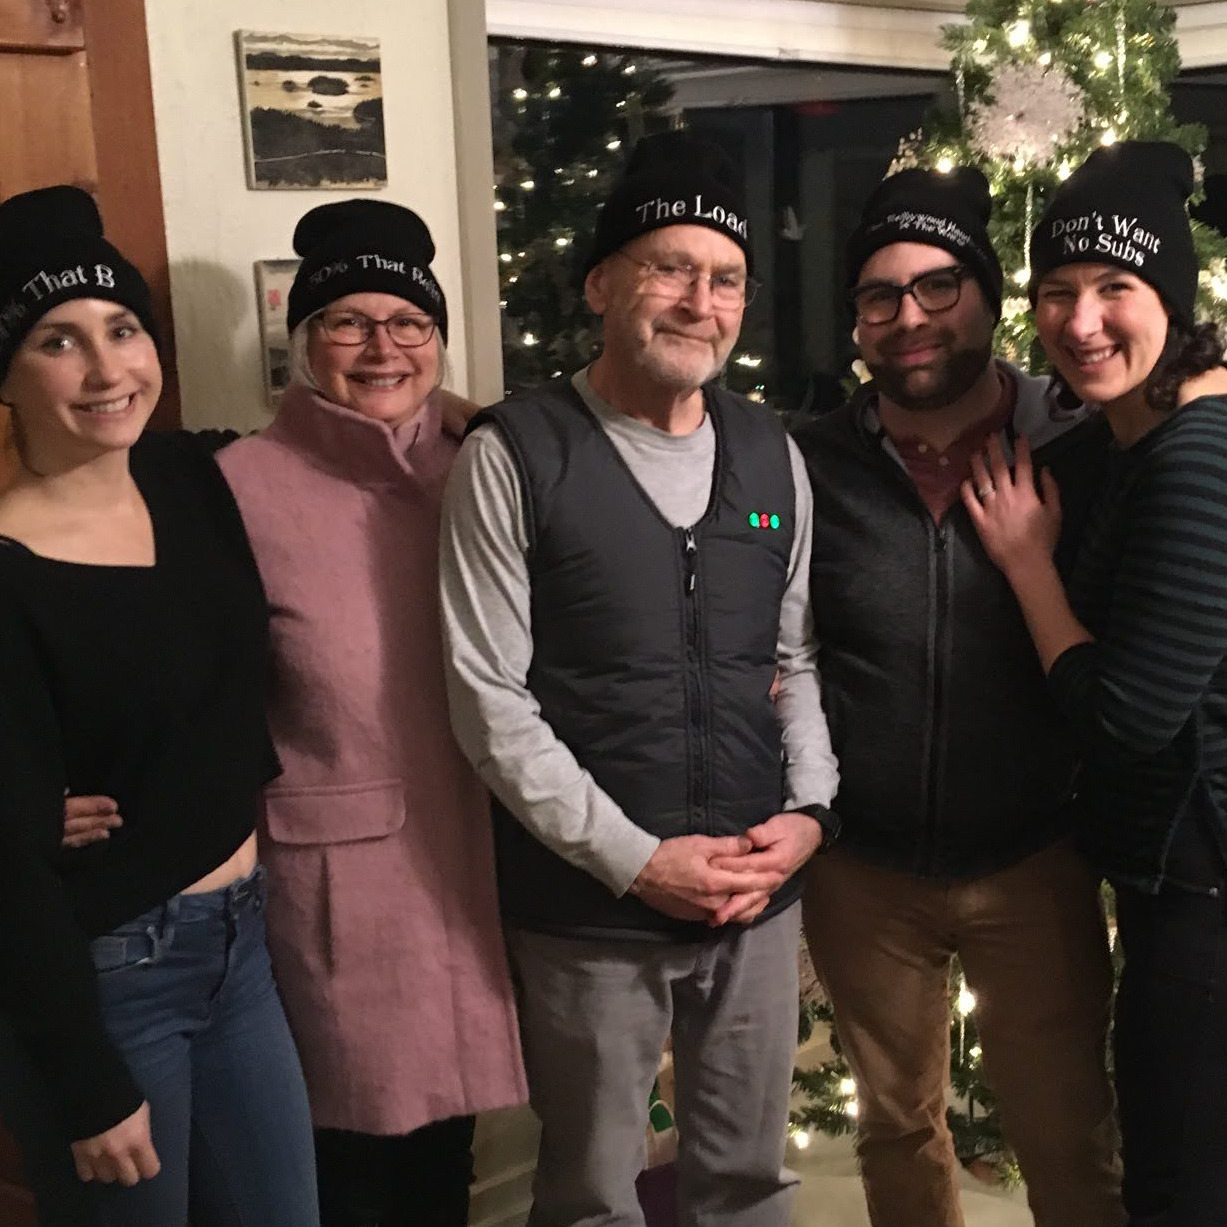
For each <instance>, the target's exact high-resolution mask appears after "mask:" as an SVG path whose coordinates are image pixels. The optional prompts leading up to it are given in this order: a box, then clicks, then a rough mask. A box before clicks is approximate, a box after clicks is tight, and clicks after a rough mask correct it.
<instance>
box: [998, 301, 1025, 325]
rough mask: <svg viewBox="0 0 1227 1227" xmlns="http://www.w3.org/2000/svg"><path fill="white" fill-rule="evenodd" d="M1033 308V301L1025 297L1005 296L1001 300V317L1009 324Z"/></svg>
mask: <svg viewBox="0 0 1227 1227" xmlns="http://www.w3.org/2000/svg"><path fill="white" fill-rule="evenodd" d="M1030 310H1031V303H1030V302H1029V301H1028V300H1027V299H1025V298H1019V297H1012V298H1004V299H1002V301H1001V318H1002V319H1003V320H1005V321H1006V323H1007V324H1008V323H1009V322H1010V321H1011V320H1016V319H1018V317H1019V316H1022V315H1026V314H1027V312H1028V311H1030Z"/></svg>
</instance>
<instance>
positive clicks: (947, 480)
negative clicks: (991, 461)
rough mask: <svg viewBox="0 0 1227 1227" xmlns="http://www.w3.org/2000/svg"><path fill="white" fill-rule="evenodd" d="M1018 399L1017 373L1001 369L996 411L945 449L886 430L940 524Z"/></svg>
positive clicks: (1006, 424)
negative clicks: (973, 460) (973, 462)
mask: <svg viewBox="0 0 1227 1227" xmlns="http://www.w3.org/2000/svg"><path fill="white" fill-rule="evenodd" d="M998 369H999V370H1000V369H1001V368H998ZM1017 399H1018V385H1017V383H1016V382H1015V379H1014V376H1013V375H1011V374H1010V372H1009V371H1005V370H1002V371H1001V395H1000V396H999V397H998V399H997V404H996V407H995V408H994V409H993V412H992V413H990V414H989V416H988V417H986V418H981V419H980V421H978V422H974V423H973V424H972V425H971V426H969V427H968V428H967V429H966V430H965V431H963V433H962V434H961V435H959V437H958V438H957V439H955V440H954V442H953V443H951V444H950V446H949V447H948V448H946V450H945V451H944V452H939V451H938V450H937V448H935V447H934V446H933V445H932V444H930V443H926V442H925V441H924V440H923V439H922V438H920V437H919V436H918V435H893V434H891V433H890V432H889V431H886V434H887V437H888V438H889V439H890V441H891V443H893V444H894V447H895V450H896V451H897V452H898V453H899V457H900V459H901V460H902V461H903V463H904V464H905V465H906V466H907V471H908V472H909V473H910V474H911V476H912V480H913V481H914V482H915V483H916V490H917V492H918V493H919V495H920V497H921V498H922V499H923V500H924V504H925V506H926V507H928V509H929V514H930V515H931V516H932V517H933V519H934V520H935V521H937V522H938V523H939V524H940V523H941V521H942V520H943V519H944V518H945V516H946V513H947V512H948V511H949V510H950V508H951V507H953V506H954V504H955V503H957V502H958V501H959V486H961V485H962V484H963V481H964V480H965V479H966V478H968V477H970V476H971V458H972V456H974V455H976V454H977V453H978V452H982V451H983V450H984V445H985V444H986V443H987V442H988V440H989V439H990V438H991V437H992V436H993V435H995V434H997V433H998V432H1000V431H1002V430H1004V429H1005V428H1006V427H1007V426H1008V425H1009V424H1010V421H1011V419H1012V418H1013V417H1014V406H1015V402H1016V400H1017ZM883 429H884V430H885V426H883Z"/></svg>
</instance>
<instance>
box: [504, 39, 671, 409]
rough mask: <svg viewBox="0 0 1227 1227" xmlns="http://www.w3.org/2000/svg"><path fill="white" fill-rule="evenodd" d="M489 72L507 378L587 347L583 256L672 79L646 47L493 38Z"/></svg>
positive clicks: (577, 363)
mask: <svg viewBox="0 0 1227 1227" xmlns="http://www.w3.org/2000/svg"><path fill="white" fill-rule="evenodd" d="M493 63H494V73H495V79H494V81H493V82H492V89H491V95H492V101H493V122H494V168H495V179H496V185H495V199H494V208H495V210H496V212H497V217H498V243H499V270H500V274H501V276H500V283H501V291H502V292H501V295H500V306H501V307H502V314H503V369H504V382H505V384H506V386H507V388H508V390H510V391H514V390H517V389H520V388H524V387H530V386H532V385H533V384H538V383H541V382H543V381H544V380H547V379H551V378H553V377H555V376H557V375H560V374H563V373H566V374H570V373H571V372H572V371H574V370H577V369H578V368H579V367H581V366H584V365H585V364H587V363H588V362H590V361H591V360H592V358H593V357H595V355H596V352H597V350H598V348H599V341H600V328H599V321H598V320H597V319H596V318H595V317H594V316H593V315H592V314H591V312H590V311H589V310H588V308H587V306H586V305H585V303H584V300H583V294H582V289H581V286H580V283H579V268H580V262H581V260H582V259H583V256H584V252H585V246H586V244H587V243H588V242H590V241H591V237H592V230H593V227H594V225H595V224H596V217H597V213H598V211H599V209H600V207H601V203H602V202H603V201H604V199H605V197H606V196H608V194H609V192H610V189H611V188H612V187H613V184H614V182H615V180H616V179H617V177H618V175H619V174H620V173H621V171H622V168H623V166H624V165H625V162H626V155H627V154H628V153H629V152H630V150H631V149H632V148H633V147H634V144H635V142H636V141H637V140H638V139H639V138H640V137H642V136H644V135H646V134H647V133H649V132H657V131H660V130H662V129H664V128H667V127H669V126H670V122H671V121H670V116H669V114H668V112H667V111H666V107H667V105H668V103H669V100H670V98H671V97H672V95H673V88H672V86H671V85H670V84H669V82H668V81H667V80H666V79H665V78H664V77H663V76H662V75H661V73H660V72H659V71H657V70H656V69H655V68H654V67H653V66H652V65H651V64H650V63H648V62H646V61H645V60H644V59H643V58H642V57H636V56H633V55H629V54H623V53H619V52H609V51H589V50H586V49H584V48H576V47H564V46H537V45H533V46H527V47H525V46H513V45H504V46H501V47H499V48H498V49H497V51H496V54H495V58H494V61H493Z"/></svg>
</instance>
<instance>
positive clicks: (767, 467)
mask: <svg viewBox="0 0 1227 1227" xmlns="http://www.w3.org/2000/svg"><path fill="white" fill-rule="evenodd" d="M705 400H706V406H707V410H708V412H709V413H710V415H711V418H712V422H713V425H714V428H715V432H716V441H717V442H716V465H715V473H714V476H713V482H712V496H711V499H710V501H709V504H708V507H707V510H706V512H705V513H704V515H703V516H702V518H701V519H700V520H699V521H698V522H697V523H696V524H694V525H693V526H692V527H691V528H688V529H682V528H674V527H673V526H671V525H670V524H669V523H667V522H666V521H665V519H664V518H663V517H662V516H661V514H660V512H659V510H658V509H657V507H656V505H655V504H654V503H653V502H652V500H651V499H650V498H649V497H648V496H647V494H646V493H645V492H644V491H643V489H642V488H641V487H640V486H639V484H638V482H636V480H635V478H634V476H633V475H632V474H631V472H630V470H629V469H628V468H627V466H626V464H625V463H624V462H623V460H622V458H621V456H619V454H618V452H617V450H616V449H615V447H614V445H613V443H612V442H611V441H610V439H609V437H608V436H607V435H606V433H605V431H604V430H603V429H602V427H601V425H600V423H599V421H598V420H597V419H596V418H595V417H594V416H593V414H592V413H591V411H590V410H589V409H588V408H587V406H586V405H585V404H584V402H583V400H582V398H581V397H580V396H579V394H578V393H577V392H576V391H575V390H574V388H572V387H571V385H570V383H569V381H557V382H554V383H551V384H548V385H546V386H545V387H544V388H540V389H536V390H534V391H533V392H532V393H528V394H524V395H522V396H519V397H514V398H512V399H510V400H507V401H504V402H503V403H502V404H499V405H496V406H494V407H493V408H491V409H488V410H486V411H485V412H483V413H482V414H480V415H478V417H476V418H475V419H474V420H473V422H472V423H471V425H470V429H475V428H476V427H477V426H480V425H483V424H486V423H493V424H494V425H495V426H497V428H498V429H499V430H500V431H501V432H502V435H503V437H504V439H505V440H506V442H507V443H508V445H509V447H510V450H511V453H512V455H513V456H514V458H515V461H516V465H517V467H518V469H519V476H520V487H521V490H522V492H523V497H524V514H525V523H526V526H527V535H528V545H529V553H528V565H529V574H530V578H531V581H532V628H533V659H532V665H531V667H530V669H529V674H528V686H529V689H530V690H531V691H532V693H533V695H534V696H535V698H536V699H537V701H538V702H539V703H540V705H541V715H542V717H543V718H544V719H545V720H546V722H547V723H548V724H549V725H550V726H551V728H552V729H553V730H554V732H555V733H556V734H557V736H558V737H559V738H560V739H561V740H562V741H563V742H564V743H565V744H566V745H567V747H568V748H569V749H570V750H571V752H572V753H573V754H574V755H575V757H576V758H577V760H578V761H579V763H580V765H581V766H582V767H584V768H585V769H586V770H587V771H588V772H590V773H591V775H592V776H593V778H594V779H595V780H596V782H597V784H598V785H600V787H601V788H602V789H604V791H605V792H607V793H608V794H609V796H610V797H612V798H613V800H614V801H615V802H616V803H617V804H618V805H619V806H620V807H621V808H622V810H623V811H624V812H625V813H626V814H627V816H628V817H630V818H631V820H632V821H634V822H636V823H637V824H638V825H639V826H641V827H643V828H644V829H645V830H647V831H650V832H651V833H652V834H653V835H657V836H659V837H661V838H662V839H663V838H668V837H669V836H672V835H686V834H707V835H728V834H739V833H741V832H742V831H744V830H746V829H747V828H748V827H751V826H753V825H755V824H756V823H759V822H762V821H763V820H764V819H765V818H768V817H770V816H771V815H772V814H774V813H776V812H777V811H778V810H779V808H780V806H781V804H782V795H783V769H782V763H781V739H780V727H779V722H778V719H777V716H776V712H775V709H774V706H773V704H772V701H771V698H770V694H769V691H770V688H771V682H772V679H773V677H774V675H775V668H776V642H777V637H778V632H779V620H780V603H781V600H782V598H783V595H784V590H785V588H786V586H787V574H788V562H789V556H790V553H791V549H792V540H793V518H794V506H795V497H794V491H793V482H792V470H791V466H790V464H789V458H788V450H787V441H786V438H785V434H784V431H783V430H782V429H781V428H780V426H779V424H778V423H777V422H776V420H775V418H774V416H773V415H772V414H771V413H770V412H769V411H767V410H765V409H763V408H762V407H760V406H758V405H755V404H753V403H751V402H749V401H747V400H745V399H743V398H742V397H739V396H736V395H734V394H731V393H728V392H725V391H722V390H720V389H717V388H708V389H705ZM752 519H753V524H752V523H751V520H752ZM760 524H761V525H762V526H761V527H760V526H759V525H760ZM494 808H495V838H496V847H497V853H498V876H499V895H500V901H501V905H502V910H503V916H504V920H505V922H506V923H507V924H509V925H511V926H518V927H520V928H526V929H533V930H538V931H544V932H555V933H561V934H566V935H574V936H602V937H624V938H629V939H642V938H649V939H651V938H658V939H660V938H664V939H667V940H678V939H679V938H681V939H686V938H700V937H703V936H706V935H709V934H710V933H711V930H710V929H708V928H706V926H704V925H701V924H687V923H684V922H679V921H675V920H672V919H670V918H668V917H666V916H664V915H662V914H660V913H659V912H656V911H654V910H653V909H651V908H649V907H648V906H647V905H645V904H644V903H642V902H640V901H639V900H638V899H636V898H634V897H633V896H631V895H629V894H628V895H625V896H623V897H622V898H620V899H619V898H615V897H614V895H613V894H612V893H611V892H610V890H609V889H608V888H607V887H606V886H605V885H604V884H603V883H601V882H599V881H598V880H597V879H595V878H593V877H591V876H590V875H589V874H587V873H585V872H583V871H582V870H579V869H576V868H575V867H573V866H572V865H570V864H569V863H568V862H567V861H565V860H564V859H563V858H562V857H560V856H558V855H556V854H555V853H554V852H552V851H550V850H549V849H548V848H547V847H546V846H545V845H544V844H542V843H541V842H539V841H538V840H537V839H536V838H535V837H534V836H533V835H531V834H530V833H529V832H528V831H527V829H526V828H525V827H524V826H523V825H521V824H520V823H519V822H518V821H517V820H516V819H515V818H514V817H512V816H511V814H510V813H508V812H507V811H506V810H505V809H504V808H503V807H502V806H501V805H499V804H498V803H497V801H496V802H495V807H494ZM798 893H799V883H790V884H788V885H786V886H785V887H784V888H782V889H781V890H780V891H779V892H777V895H776V896H775V898H774V899H773V901H772V903H773V905H772V907H771V908H770V909H769V910H768V913H766V914H767V915H770V914H775V913H776V912H778V911H780V910H781V909H782V908H783V907H785V906H787V904H789V903H791V902H792V901H793V900H794V899H795V898H796V896H797V894H798Z"/></svg>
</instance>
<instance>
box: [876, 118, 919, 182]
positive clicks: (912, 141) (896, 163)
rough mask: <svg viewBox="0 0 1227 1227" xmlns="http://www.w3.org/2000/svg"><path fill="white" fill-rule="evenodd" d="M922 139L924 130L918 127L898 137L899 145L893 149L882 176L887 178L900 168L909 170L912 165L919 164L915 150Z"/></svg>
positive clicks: (895, 173)
mask: <svg viewBox="0 0 1227 1227" xmlns="http://www.w3.org/2000/svg"><path fill="white" fill-rule="evenodd" d="M923 139H924V132H923V131H922V129H920V128H917V129H916V131H915V132H909V133H908V134H907V136H904V137H900V139H899V147H898V148H897V149H896V150H895V156H894V158H893V160H892V161H891V164H890V165H889V166H888V167H887V168H886V174H885V175H884V176H883V177H884V178H886V179H889V178H890V177H891V175H897V174H898V173H899V172H900V171H901V170H911V168H912V167H913V166H919V165H920V158H919V157H918V156H917V152H916V151H917V150H918V149H919V148H920V142H921V141H922V140H923Z"/></svg>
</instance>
